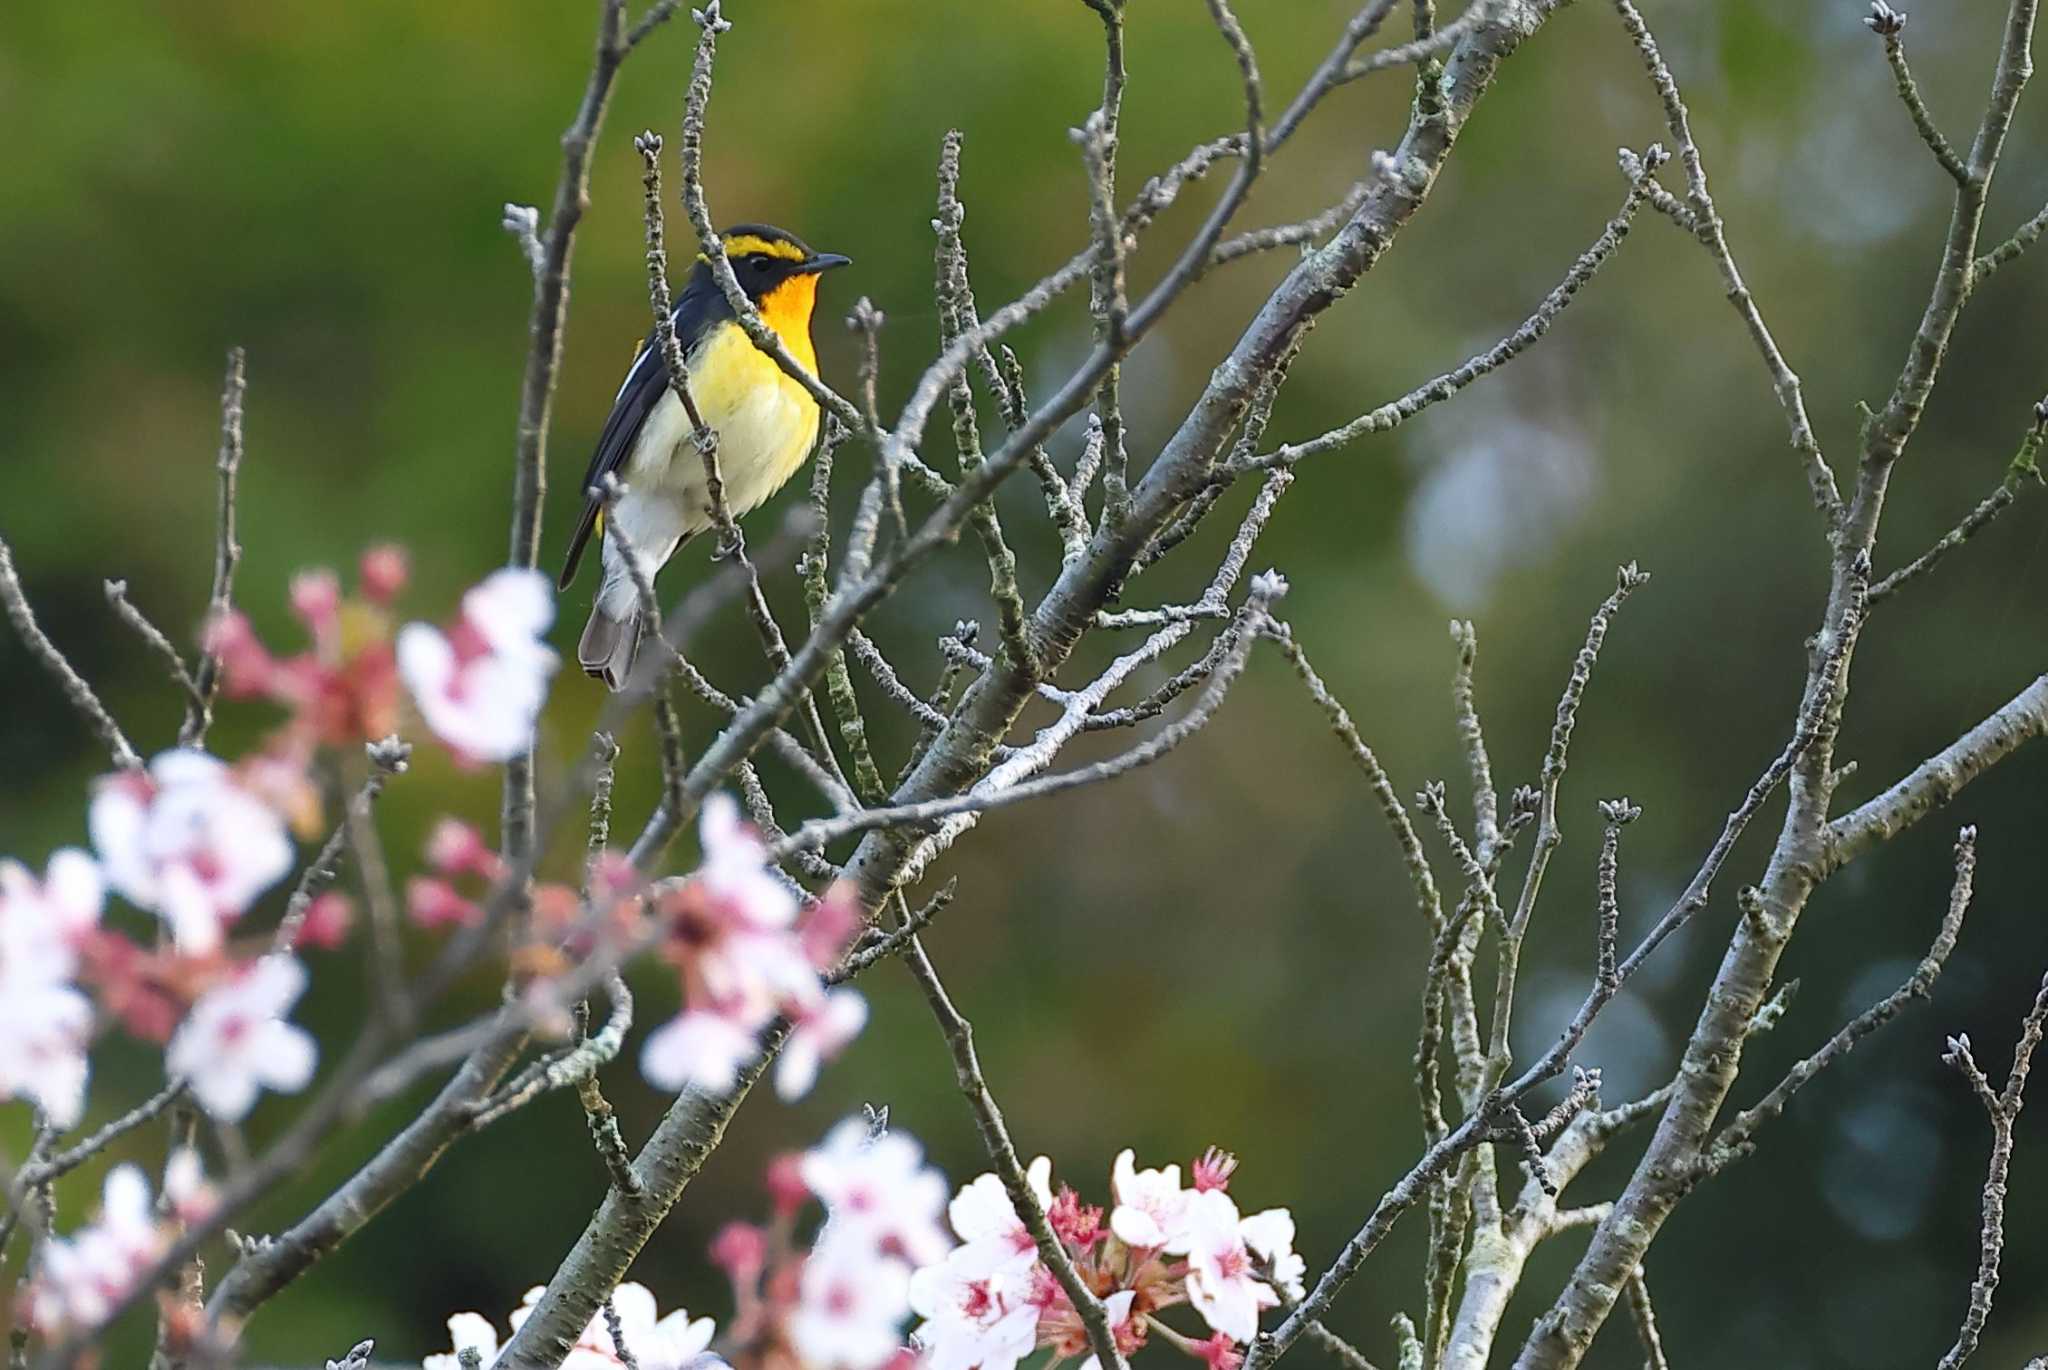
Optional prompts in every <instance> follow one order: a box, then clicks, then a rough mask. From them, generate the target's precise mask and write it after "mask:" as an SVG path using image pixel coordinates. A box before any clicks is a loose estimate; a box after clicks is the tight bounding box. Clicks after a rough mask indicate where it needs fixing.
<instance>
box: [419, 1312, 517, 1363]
mask: <svg viewBox="0 0 2048 1370" xmlns="http://www.w3.org/2000/svg"><path fill="white" fill-rule="evenodd" d="M448 1340H449V1345H451V1346H452V1347H453V1348H454V1349H453V1350H452V1351H442V1352H437V1353H436V1354H434V1355H431V1356H428V1357H426V1358H425V1359H423V1360H422V1361H421V1362H420V1370H462V1353H463V1352H465V1351H474V1352H476V1354H477V1356H478V1363H479V1364H482V1365H489V1364H490V1363H491V1362H492V1361H494V1360H496V1359H497V1358H498V1329H497V1328H495V1327H493V1326H491V1320H490V1319H489V1318H487V1317H485V1316H484V1315H483V1314H481V1313H455V1314H451V1315H450V1316H449V1319H448Z"/></svg>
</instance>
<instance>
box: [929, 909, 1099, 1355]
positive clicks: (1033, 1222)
mask: <svg viewBox="0 0 2048 1370" xmlns="http://www.w3.org/2000/svg"><path fill="white" fill-rule="evenodd" d="M898 903H899V907H900V905H901V901H900V899H899V901H898ZM906 917H907V915H906ZM903 962H904V964H905V965H907V966H908V967H910V973H911V975H912V976H914V977H915V978H916V980H917V983H918V986H919V988H921V989H922V990H923V991H924V996H925V1000H926V1002H928V1003H929V1004H930V1005H931V1009H932V1016H933V1017H935V1018H937V1019H938V1021H939V1030H940V1031H941V1032H943V1033H944V1034H945V1038H946V1045H947V1046H948V1047H949V1048H951V1050H952V1053H953V1074H954V1077H955V1079H956V1080H957V1081H958V1082H959V1085H960V1092H961V1093H962V1094H964V1095H966V1096H967V1103H968V1106H969V1107H970V1108H971V1109H973V1111H974V1121H975V1126H976V1127H977V1128H978V1129H979V1130H980V1132H981V1140H982V1145H983V1147H984V1148H986V1150H987V1151H988V1156H989V1161H990V1163H991V1164H993V1165H994V1167H995V1172H996V1175H997V1177H998V1178H999V1179H1001V1181H1002V1182H1003V1192H1004V1193H1006V1194H1008V1195H1009V1197H1010V1204H1011V1207H1013V1208H1014V1209H1016V1211H1017V1216H1018V1218H1019V1219H1020V1220H1021V1221H1022V1222H1023V1224H1024V1226H1025V1229H1026V1230H1027V1231H1029V1232H1030V1233H1031V1240H1032V1241H1033V1242H1034V1243H1036V1244H1037V1247H1038V1256H1039V1259H1040V1260H1042V1261H1044V1262H1045V1264H1046V1267H1047V1268H1048V1269H1050V1270H1051V1271H1052V1274H1053V1278H1054V1279H1056V1280H1058V1281H1059V1284H1060V1288H1061V1289H1063V1290H1065V1291H1066V1295H1067V1299H1068V1301H1069V1302H1070V1303H1072V1304H1073V1307H1074V1311H1075V1312H1076V1313H1077V1314H1079V1316H1080V1318H1081V1325H1082V1326H1083V1327H1085V1328H1086V1329H1087V1331H1088V1344H1089V1346H1090V1347H1092V1348H1093V1349H1094V1352H1095V1355H1096V1357H1097V1358H1098V1359H1099V1360H1100V1361H1101V1363H1102V1364H1103V1365H1104V1366H1107V1367H1111V1370H1128V1363H1127V1362H1126V1361H1125V1360H1124V1355H1123V1352H1122V1351H1121V1350H1120V1349H1119V1348H1118V1347H1117V1344H1116V1334H1115V1333H1114V1332H1112V1331H1111V1330H1110V1325H1109V1313H1108V1311H1107V1310H1106V1309H1104V1307H1103V1306H1102V1300H1101V1299H1099V1298H1097V1297H1096V1296H1095V1291H1094V1290H1092V1289H1090V1288H1089V1287H1088V1286H1087V1284H1086V1283H1084V1282H1083V1280H1082V1279H1081V1272H1080V1271H1078V1270H1077V1269H1075V1268H1074V1261H1073V1258H1072V1257H1071V1256H1069V1255H1068V1254H1067V1249H1066V1247H1065V1246H1064V1245H1062V1244H1061V1242H1060V1239H1059V1237H1058V1236H1056V1235H1055V1234H1054V1233H1053V1230H1052V1225H1051V1224H1050V1223H1049V1222H1047V1221H1046V1216H1045V1208H1044V1207H1043V1206H1042V1205H1041V1204H1040V1203H1039V1201H1038V1196H1037V1195H1036V1194H1034V1193H1033V1192H1032V1190H1031V1181H1030V1180H1029V1178H1027V1177H1026V1175H1025V1173H1024V1164H1023V1162H1022V1161H1020V1160H1019V1159H1018V1157H1017V1148H1016V1146H1015V1145H1014V1144H1013V1143H1012V1142H1011V1140H1010V1130H1009V1128H1008V1126H1007V1125H1006V1124H1005V1123H1004V1122H1003V1111H1002V1109H1001V1108H1000V1107H998V1106H997V1104H996V1099H995V1095H994V1094H992V1093H990V1092H989V1087H988V1079H987V1077H986V1076H984V1075H983V1074H982V1071H981V1061H980V1059H979V1058H978V1057H977V1056H976V1055H975V1051H974V1026H973V1024H971V1023H969V1022H968V1021H967V1019H966V1018H965V1017H963V1016H962V1015H961V1013H960V1010H959V1009H957V1008H955V1007H954V1006H953V1001H952V999H951V998H949V997H948V996H947V994H946V987H945V986H944V985H943V984H941V983H940V981H939V974H938V971H936V970H935V969H933V967H932V963H931V960H930V958H929V957H927V956H926V955H925V951H924V946H923V945H922V944H921V943H920V942H919V941H918V940H917V938H916V937H914V936H913V937H912V938H910V940H909V941H908V942H906V943H905V944H904V947H903Z"/></svg>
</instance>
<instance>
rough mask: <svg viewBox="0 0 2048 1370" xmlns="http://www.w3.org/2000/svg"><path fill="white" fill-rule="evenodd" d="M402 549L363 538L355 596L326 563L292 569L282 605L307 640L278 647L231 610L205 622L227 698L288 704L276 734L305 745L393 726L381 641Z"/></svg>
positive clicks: (392, 680)
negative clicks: (295, 648)
mask: <svg viewBox="0 0 2048 1370" xmlns="http://www.w3.org/2000/svg"><path fill="white" fill-rule="evenodd" d="M406 577H407V567H406V557H405V553H404V552H403V551H402V550H400V549H399V548H396V547H389V546H386V547H373V548H371V549H370V550H369V551H367V552H365V553H363V558H362V562H361V566H360V568H359V570H358V573H357V585H358V587H359V589H360V598H355V599H351V598H347V597H344V595H343V594H342V591H341V582H340V581H339V580H338V579H337V578H336V577H335V575H334V573H333V572H332V571H328V570H324V569H319V570H311V571H301V572H300V573H299V574H298V575H296V576H294V577H292V582H291V590H290V598H289V602H290V605H291V610H292V615H293V617H295V618H297V619H298V620H299V622H300V623H301V624H303V625H304V626H305V629H306V632H307V635H308V636H309V637H310V638H311V639H312V646H311V647H310V648H309V649H308V650H306V651H303V652H300V653H298V654H296V655H293V656H288V657H278V656H274V655H272V653H271V651H270V649H269V648H268V647H266V646H264V645H263V642H262V640H261V639H260V638H258V636H257V635H256V630H255V628H254V627H253V626H252V625H251V624H250V622H249V619H248V618H247V616H246V615H244V614H243V613H242V612H241V611H240V610H228V611H226V612H224V613H222V614H221V615H220V616H219V617H217V618H215V619H214V620H213V621H212V622H211V623H210V624H208V625H207V630H206V647H207V650H208V651H210V652H212V653H213V654H214V655H215V656H217V657H218V658H219V659H220V663H221V679H222V683H223V684H224V686H225V688H226V691H227V693H228V695H229V697H230V698H235V699H252V698H267V699H271V700H274V701H276V702H277V703H279V704H282V705H284V706H285V707H286V708H288V709H290V710H291V713H292V717H291V721H290V722H289V723H288V724H287V725H286V729H285V731H286V734H287V735H288V736H289V737H291V738H292V739H293V740H294V742H295V743H297V744H301V745H304V746H307V747H312V746H328V747H341V746H347V745H349V744H351V743H359V742H366V741H373V740H375V739H377V738H380V737H386V736H388V735H390V734H391V733H392V732H394V731H395V730H396V729H397V726H398V714H399V702H400V695H399V687H398V669H397V664H396V660H395V658H394V656H393V653H392V646H391V621H390V616H389V613H388V612H387V611H388V610H389V608H390V605H391V601H392V600H393V599H394V598H395V597H396V596H397V594H398V592H399V591H400V590H402V589H403V588H404V586H405V581H406Z"/></svg>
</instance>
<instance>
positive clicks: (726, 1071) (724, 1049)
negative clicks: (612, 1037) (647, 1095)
mask: <svg viewBox="0 0 2048 1370" xmlns="http://www.w3.org/2000/svg"><path fill="white" fill-rule="evenodd" d="M758 1050H759V1044H758V1043H757V1042H756V1041H755V1040H754V1034H753V1033H752V1032H750V1031H748V1030H747V1029H746V1028H745V1027H743V1026H741V1025H740V1024H739V1023H738V1022H735V1021H734V1020H733V1019H731V1018H728V1017H725V1016H723V1015H721V1014H717V1013H710V1012H705V1011H702V1010H698V1009H685V1010H684V1011H683V1012H681V1013H679V1014H677V1015H676V1016H675V1017H673V1018H671V1019H669V1020H668V1021H667V1022H666V1023H663V1024H662V1025H661V1026H660V1027H658V1028H656V1029H655V1030H654V1031H652V1032H650V1033H648V1034H647V1040H646V1041H645V1042H643V1043H641V1044H640V1073H641V1074H642V1075H645V1076H646V1077H647V1083H649V1084H651V1085H653V1086H654V1087H655V1088H656V1089H663V1090H669V1091H674V1090H679V1089H681V1088H682V1087H683V1086H684V1085H689V1084H695V1085H700V1086H702V1087H703V1088H705V1089H710V1090H716V1091H719V1092H720V1093H723V1092H726V1091H728V1090H730V1089H731V1088H732V1087H733V1086H734V1085H736V1084H738V1083H739V1078H740V1068H741V1067H742V1066H744V1065H746V1064H747V1062H748V1061H751V1060H752V1059H753V1058H754V1055H755V1053H756V1052H757V1051H758Z"/></svg>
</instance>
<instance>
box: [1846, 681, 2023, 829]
mask: <svg viewBox="0 0 2048 1370" xmlns="http://www.w3.org/2000/svg"><path fill="white" fill-rule="evenodd" d="M2044 734H2048V674H2043V675H2041V676H2038V677H2036V678H2035V680H2034V682H2033V683H2032V684H2031V685H2029V686H2027V687H2026V688H2025V689H2024V690H2021V691H2020V692H2019V693H2018V694H2016V695H2014V696H2013V697H2012V698H2011V699H2009V700H2007V701H2006V702H2005V703H2004V704H2003V705H2002V706H2000V707H1999V708H1998V709H1997V710H1996V711H1995V712H1994V713H1992V714H1991V715H1990V717H1988V718H1986V719H1985V720H1984V721H1983V722H1981V723H1979V724H1977V726H1975V727H1974V728H1971V729H1970V730H1969V731H1968V732H1966V733H1964V734H1963V735H1962V736H1961V737H1959V738H1957V739H1956V740H1955V741H1954V742H1951V743H1950V744H1949V745H1948V746H1946V747H1944V748H1942V749H1941V750H1940V751H1939V752H1936V753H1935V754H1934V755H1933V756H1931V757H1929V758H1927V760H1925V761H1923V762H1921V763H1920V764H1919V765H1918V766H1916V767H1914V769H1913V770H1912V772H1911V773H1910V774H1908V775H1906V776H1904V777H1903V778H1901V779H1900V780H1899V781H1898V782H1897V783H1896V784H1894V785H1893V786H1892V787H1891V788H1890V789H1888V790H1886V791H1885V792H1884V793H1883V794H1880V795H1878V796H1877V797H1876V798H1874V799H1871V800H1868V801H1866V802H1865V803H1863V804H1862V805H1860V806H1858V807H1857V808H1855V809H1852V810H1851V811H1850V812H1848V813H1846V814H1844V815H1842V816H1841V817H1840V818H1837V819H1836V820H1835V821H1834V822H1832V823H1830V824H1829V825H1828V828H1827V864H1828V869H1830V870H1834V869H1839V868H1840V867H1842V866H1845V865H1847V864H1848V863H1849V862H1851V861H1854V860H1855V859H1856V858H1857V857H1859V856H1861V855H1863V854H1864V853H1865V852H1867V851H1869V850H1870V849H1871V848H1872V847H1875V846H1878V845H1879V844H1881V843H1884V842H1889V841H1890V840H1891V839H1892V838H1894V837H1897V836H1898V835H1899V834H1900V833H1902V832H1904V831H1905V830H1906V829H1907V828H1909V827H1911V826H1912V825H1913V824H1915V823H1917V822H1919V821H1920V820H1921V819H1922V818H1925V817H1926V816H1927V815H1928V814H1930V813H1933V812H1934V811H1935V810H1936V809H1938V808H1941V807H1943V806H1944V805H1946V804H1947V803H1949V801H1951V800H1952V799H1954V798H1955V797H1956V795H1957V794H1959V793H1961V792H1962V789H1963V787H1964V786H1966V785H1968V784H1969V783H1970V782H1971V781H1973V780H1975V779H1976V778H1977V777H1978V776H1980V775H1982V774H1984V772H1986V771H1988V770H1990V769H1991V768H1992V767H1993V766H1995V765H1997V764H1998V763H1999V762H2001V761H2003V760H2004V759H2005V758H2006V757H2008V756H2010V755H2012V753H2013V752H2015V751H2017V750H2018V749H2019V748H2020V746H2021V745H2022V744H2023V743H2026V742H2030V741H2032V740H2033V739H2035V738H2037V737H2041V736H2043V735H2044Z"/></svg>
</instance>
